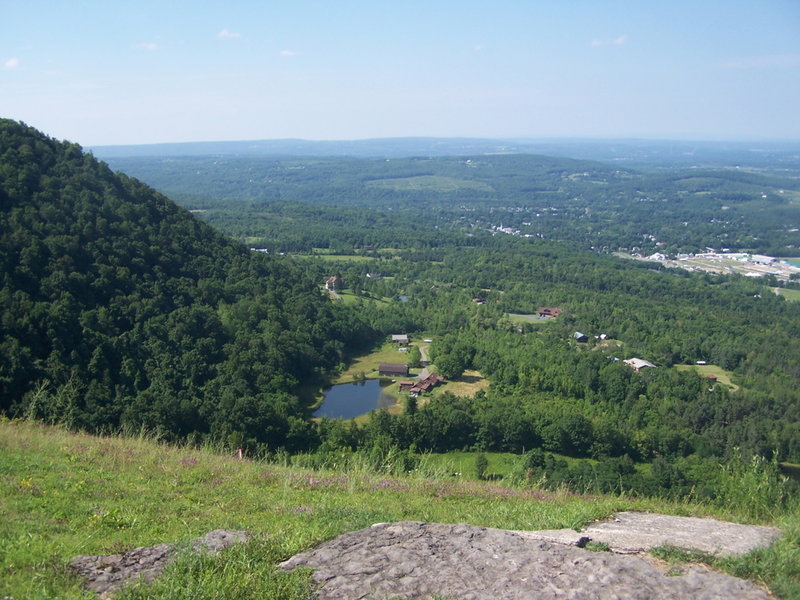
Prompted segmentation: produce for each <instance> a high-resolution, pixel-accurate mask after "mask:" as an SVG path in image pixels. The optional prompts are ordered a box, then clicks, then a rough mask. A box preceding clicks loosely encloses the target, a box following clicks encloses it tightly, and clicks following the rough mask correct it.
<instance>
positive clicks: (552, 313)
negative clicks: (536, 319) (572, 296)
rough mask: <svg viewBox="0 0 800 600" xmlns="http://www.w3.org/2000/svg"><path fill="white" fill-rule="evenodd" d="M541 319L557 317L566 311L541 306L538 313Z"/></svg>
mask: <svg viewBox="0 0 800 600" xmlns="http://www.w3.org/2000/svg"><path fill="white" fill-rule="evenodd" d="M537 312H538V313H539V316H540V317H557V316H558V315H560V314H561V313H562V312H564V309H562V308H554V307H551V306H541V307H539V309H538V311H537Z"/></svg>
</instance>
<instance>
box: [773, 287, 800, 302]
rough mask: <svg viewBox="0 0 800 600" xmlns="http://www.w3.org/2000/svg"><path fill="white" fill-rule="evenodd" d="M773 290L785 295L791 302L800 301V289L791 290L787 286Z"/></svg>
mask: <svg viewBox="0 0 800 600" xmlns="http://www.w3.org/2000/svg"><path fill="white" fill-rule="evenodd" d="M772 291H773V292H775V293H776V294H778V295H779V296H783V297H784V298H786V299H787V300H789V301H790V302H800V290H790V289H786V288H772Z"/></svg>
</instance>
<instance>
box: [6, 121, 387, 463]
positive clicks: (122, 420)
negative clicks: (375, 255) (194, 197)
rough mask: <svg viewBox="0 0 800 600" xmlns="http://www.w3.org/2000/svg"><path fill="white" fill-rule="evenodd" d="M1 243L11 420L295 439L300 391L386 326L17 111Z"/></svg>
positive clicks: (236, 440)
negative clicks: (375, 326)
mask: <svg viewBox="0 0 800 600" xmlns="http://www.w3.org/2000/svg"><path fill="white" fill-rule="evenodd" d="M0 249H1V251H0V263H2V273H3V280H2V286H1V287H0V311H1V313H0V317H1V318H2V333H3V335H2V339H0V411H4V412H8V413H10V414H12V415H27V416H31V417H37V418H43V419H45V420H48V421H53V422H55V421H58V422H63V423H67V424H69V425H72V426H74V427H79V428H83V429H87V430H89V431H101V430H104V429H111V428H118V427H128V428H134V429H135V428H138V427H144V428H146V429H148V430H151V431H158V432H161V433H163V434H164V435H165V436H167V437H171V438H177V437H192V438H194V439H202V438H203V437H213V438H215V439H221V440H228V441H229V442H230V443H232V444H240V445H243V444H248V445H250V446H253V447H255V446H263V447H264V448H278V447H286V448H295V449H299V448H303V447H305V446H304V444H305V443H306V441H307V440H306V437H307V435H306V434H307V430H308V429H309V421H308V415H309V411H308V402H307V401H303V400H301V399H300V398H299V396H298V391H299V390H300V388H301V386H308V385H313V382H319V383H321V382H322V381H324V379H325V376H326V373H327V372H329V371H331V370H333V369H336V368H337V367H338V365H340V364H341V363H342V362H344V361H346V356H347V352H352V351H354V350H355V349H357V348H359V347H360V346H361V345H363V344H369V343H370V342H371V340H372V339H373V336H374V332H373V330H372V329H371V328H370V327H369V326H368V325H367V324H366V323H365V322H364V321H363V320H362V319H360V318H359V316H358V315H357V314H356V313H355V312H353V311H352V310H349V309H347V308H346V307H343V306H335V305H333V304H332V303H331V302H330V301H329V300H328V299H327V298H326V297H324V296H323V295H322V294H321V293H320V291H319V288H318V286H317V284H316V282H314V281H311V280H310V279H308V278H307V277H305V276H304V274H303V272H302V271H301V270H300V269H298V268H296V267H295V266H293V265H291V264H289V263H287V262H285V261H280V260H276V259H274V258H271V257H268V256H264V255H263V254H260V253H251V252H249V251H248V250H247V249H246V248H245V247H243V246H241V245H240V244H237V243H234V242H231V241H230V240H228V239H227V238H225V237H223V236H222V235H221V234H220V233H218V232H216V231H215V230H214V229H212V228H211V227H209V226H208V225H206V224H204V223H202V222H201V221H199V220H197V219H196V218H194V217H193V216H192V215H190V214H189V213H188V212H187V211H185V210H184V209H181V208H179V207H178V206H176V205H175V204H174V203H173V202H172V201H170V200H169V199H167V198H166V197H164V196H161V195H159V194H157V193H156V192H154V191H153V190H152V189H150V188H148V187H147V186H145V185H143V184H141V183H140V182H138V181H136V180H134V179H131V178H129V177H126V176H124V175H119V174H114V173H112V172H111V170H110V169H108V167H107V166H106V165H104V164H103V163H100V162H98V161H97V160H95V159H94V158H93V157H92V156H90V155H87V154H85V153H83V152H82V150H81V148H80V147H79V146H77V145H76V144H70V143H67V142H59V141H56V140H53V139H50V138H47V137H45V136H43V135H42V134H40V133H38V132H36V131H35V130H33V129H31V128H28V127H26V126H24V125H22V124H19V123H16V122H13V121H8V120H3V121H0Z"/></svg>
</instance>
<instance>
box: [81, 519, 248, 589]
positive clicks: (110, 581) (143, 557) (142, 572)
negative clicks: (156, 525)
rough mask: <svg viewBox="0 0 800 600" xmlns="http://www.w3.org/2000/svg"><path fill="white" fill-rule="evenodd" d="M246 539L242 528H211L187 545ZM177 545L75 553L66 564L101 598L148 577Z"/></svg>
mask: <svg viewBox="0 0 800 600" xmlns="http://www.w3.org/2000/svg"><path fill="white" fill-rule="evenodd" d="M248 539H250V535H249V534H248V533H246V532H244V531H234V530H229V529H215V530H214V531H211V532H209V533H207V534H206V535H204V536H203V537H201V538H197V539H195V540H193V541H192V542H191V545H190V546H189V548H191V549H192V550H193V551H195V552H212V553H213V552H218V551H219V550H223V549H225V548H227V547H228V546H231V545H233V544H240V543H242V542H245V541H247V540H248ZM179 549H180V546H178V545H177V544H158V545H157V546H149V547H146V548H134V549H133V550H130V551H128V552H125V553H124V554H106V555H100V556H77V557H75V558H73V559H72V560H71V561H70V563H69V566H70V567H71V568H73V569H74V570H75V571H77V572H78V574H79V575H81V576H82V577H84V578H85V579H86V589H89V590H92V591H93V592H96V593H97V594H99V595H100V597H101V598H109V597H110V596H111V595H112V594H113V593H114V592H116V591H117V590H119V589H120V588H122V587H123V586H124V585H126V584H128V583H130V582H132V581H137V580H142V581H147V582H149V581H152V580H153V579H155V578H156V577H157V576H158V575H160V574H161V572H162V571H163V570H164V567H166V566H167V564H168V563H169V562H170V561H171V560H172V559H174V558H175V556H176V555H177V553H178V551H179Z"/></svg>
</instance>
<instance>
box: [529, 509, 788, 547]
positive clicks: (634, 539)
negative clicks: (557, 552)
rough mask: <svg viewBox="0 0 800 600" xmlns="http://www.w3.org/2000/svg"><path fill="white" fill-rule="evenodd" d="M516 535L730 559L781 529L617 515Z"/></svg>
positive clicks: (777, 534)
mask: <svg viewBox="0 0 800 600" xmlns="http://www.w3.org/2000/svg"><path fill="white" fill-rule="evenodd" d="M517 533H519V534H520V535H521V536H523V537H527V538H529V539H539V540H545V541H548V542H554V543H558V544H570V545H574V546H583V545H585V543H586V542H588V541H593V542H603V543H606V544H608V546H609V547H610V548H611V550H613V551H614V552H620V553H637V552H647V551H649V550H652V549H653V548H657V547H658V546H675V547H676V548H681V549H683V550H698V551H700V552H706V553H708V554H716V555H717V556H731V555H742V554H747V553H748V552H750V551H752V550H755V549H757V548H766V547H767V546H769V545H771V544H772V543H773V542H774V541H775V540H777V539H778V538H779V537H780V535H781V530H780V529H776V528H774V527H761V526H757V525H739V524H737V523H726V522H724V521H715V520H713V519H698V518H694V517H670V516H668V515H658V514H651V513H640V512H620V513H617V514H616V515H614V518H613V519H612V520H611V521H604V522H601V523H595V524H593V525H590V526H589V527H586V528H584V529H582V530H581V531H579V532H578V531H575V530H573V529H554V530H548V531H519V532H517Z"/></svg>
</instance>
